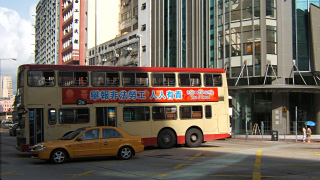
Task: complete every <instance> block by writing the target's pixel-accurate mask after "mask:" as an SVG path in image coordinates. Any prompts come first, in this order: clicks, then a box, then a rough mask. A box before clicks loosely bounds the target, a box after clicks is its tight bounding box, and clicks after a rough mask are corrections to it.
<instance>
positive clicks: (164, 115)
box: [152, 106, 177, 120]
mask: <svg viewBox="0 0 320 180" xmlns="http://www.w3.org/2000/svg"><path fill="white" fill-rule="evenodd" d="M152 118H153V119H154V120H173V119H177V107H175V106H166V107H152Z"/></svg>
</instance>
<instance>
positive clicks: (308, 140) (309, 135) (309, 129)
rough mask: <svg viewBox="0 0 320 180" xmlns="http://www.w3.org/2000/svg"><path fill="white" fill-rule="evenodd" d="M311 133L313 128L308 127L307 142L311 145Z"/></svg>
mask: <svg viewBox="0 0 320 180" xmlns="http://www.w3.org/2000/svg"><path fill="white" fill-rule="evenodd" d="M311 133H312V131H311V128H310V127H308V128H307V142H308V143H310V139H311Z"/></svg>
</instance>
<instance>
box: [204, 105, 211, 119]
mask: <svg viewBox="0 0 320 180" xmlns="http://www.w3.org/2000/svg"><path fill="white" fill-rule="evenodd" d="M205 110H206V118H207V119H210V118H212V110H211V106H210V105H207V106H206V108H205Z"/></svg>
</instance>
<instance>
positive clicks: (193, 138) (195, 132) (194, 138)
mask: <svg viewBox="0 0 320 180" xmlns="http://www.w3.org/2000/svg"><path fill="white" fill-rule="evenodd" d="M202 141H203V135H202V133H201V131H200V130H199V129H196V128H192V129H189V130H188V131H187V133H186V144H187V146H188V147H199V146H200V145H201V143H202Z"/></svg>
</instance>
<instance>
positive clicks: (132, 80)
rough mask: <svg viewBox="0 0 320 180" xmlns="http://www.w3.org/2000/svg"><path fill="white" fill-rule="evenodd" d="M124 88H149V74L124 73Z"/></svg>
mask: <svg viewBox="0 0 320 180" xmlns="http://www.w3.org/2000/svg"><path fill="white" fill-rule="evenodd" d="M122 83H123V86H148V73H123V79H122Z"/></svg>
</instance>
